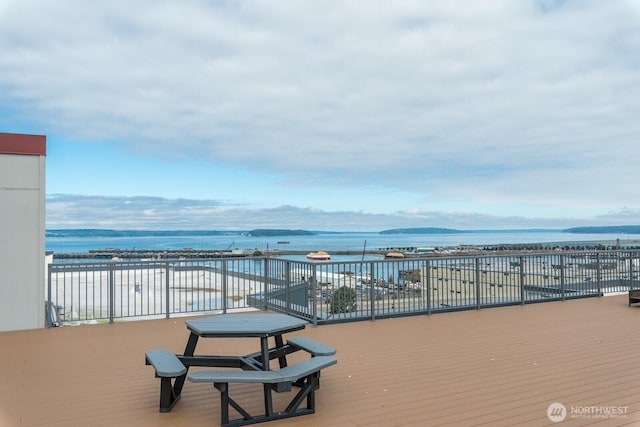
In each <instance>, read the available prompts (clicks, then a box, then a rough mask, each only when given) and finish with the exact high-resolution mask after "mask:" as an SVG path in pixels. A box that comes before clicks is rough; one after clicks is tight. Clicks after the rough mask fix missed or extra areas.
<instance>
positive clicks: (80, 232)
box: [45, 228, 315, 237]
mask: <svg viewBox="0 0 640 427" xmlns="http://www.w3.org/2000/svg"><path fill="white" fill-rule="evenodd" d="M314 234H315V233H312V232H311V231H307V230H285V229H256V230H251V231H220V230H109V229H100V228H78V229H57V230H47V231H46V234H45V236H46V237H167V236H252V237H270V236H309V235H314Z"/></svg>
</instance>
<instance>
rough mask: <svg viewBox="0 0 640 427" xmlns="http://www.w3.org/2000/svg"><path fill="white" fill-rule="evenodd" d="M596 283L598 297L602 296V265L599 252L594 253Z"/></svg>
mask: <svg viewBox="0 0 640 427" xmlns="http://www.w3.org/2000/svg"><path fill="white" fill-rule="evenodd" d="M596 281H597V283H598V295H600V294H602V263H601V262H600V252H596Z"/></svg>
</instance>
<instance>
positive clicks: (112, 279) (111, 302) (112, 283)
mask: <svg viewBox="0 0 640 427" xmlns="http://www.w3.org/2000/svg"><path fill="white" fill-rule="evenodd" d="M115 287H116V280H115V271H114V265H113V263H110V264H109V323H113V318H114V315H115V313H114V311H115V308H116V292H115Z"/></svg>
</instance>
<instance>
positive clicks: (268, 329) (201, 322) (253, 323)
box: [186, 313, 308, 338]
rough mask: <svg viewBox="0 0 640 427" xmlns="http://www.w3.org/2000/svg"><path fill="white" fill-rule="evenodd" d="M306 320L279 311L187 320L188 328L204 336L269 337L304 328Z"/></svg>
mask: <svg viewBox="0 0 640 427" xmlns="http://www.w3.org/2000/svg"><path fill="white" fill-rule="evenodd" d="M307 323H308V322H307V321H306V320H302V319H298V318H297V317H293V316H289V315H286V314H279V313H261V314H222V315H218V316H211V317H205V318H200V319H193V320H187V322H186V324H187V328H188V329H189V330H190V331H191V332H192V333H194V334H196V335H198V336H200V337H204V338H210V337H269V336H274V335H281V334H284V333H287V332H293V331H298V330H301V329H304V328H305V326H306V325H307Z"/></svg>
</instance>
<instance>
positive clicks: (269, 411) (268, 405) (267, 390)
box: [262, 384, 273, 417]
mask: <svg viewBox="0 0 640 427" xmlns="http://www.w3.org/2000/svg"><path fill="white" fill-rule="evenodd" d="M262 388H263V389H264V413H265V414H266V416H267V417H270V416H272V415H273V400H272V398H271V385H270V384H263V387H262Z"/></svg>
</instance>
